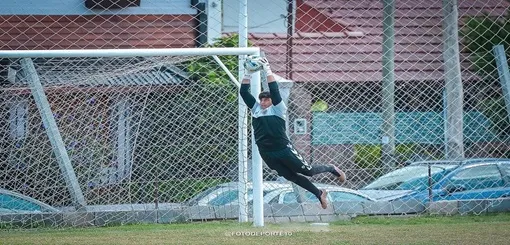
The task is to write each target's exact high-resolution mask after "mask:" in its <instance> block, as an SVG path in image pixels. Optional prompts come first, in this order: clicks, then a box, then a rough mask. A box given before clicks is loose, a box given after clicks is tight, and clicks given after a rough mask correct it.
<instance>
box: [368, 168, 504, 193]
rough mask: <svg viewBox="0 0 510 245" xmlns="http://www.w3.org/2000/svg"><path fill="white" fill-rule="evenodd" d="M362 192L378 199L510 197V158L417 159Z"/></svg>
mask: <svg viewBox="0 0 510 245" xmlns="http://www.w3.org/2000/svg"><path fill="white" fill-rule="evenodd" d="M429 173H430V174H429ZM429 182H430V184H429ZM429 187H430V188H431V191H430V192H429ZM360 192H362V193H364V194H366V195H368V196H371V197H373V198H375V199H377V200H386V201H391V200H397V199H400V200H409V199H415V200H419V201H421V202H424V203H426V202H429V201H430V200H432V201H439V200H470V199H494V198H503V197H510V159H466V160H458V161H455V160H451V161H450V160H438V161H420V162H415V163H411V164H410V165H408V166H406V167H403V168H401V169H397V170H394V171H392V172H390V173H387V174H385V175H383V176H381V177H379V178H378V179H376V180H375V181H373V182H372V183H370V184H368V185H367V186H365V187H363V188H361V189H360Z"/></svg>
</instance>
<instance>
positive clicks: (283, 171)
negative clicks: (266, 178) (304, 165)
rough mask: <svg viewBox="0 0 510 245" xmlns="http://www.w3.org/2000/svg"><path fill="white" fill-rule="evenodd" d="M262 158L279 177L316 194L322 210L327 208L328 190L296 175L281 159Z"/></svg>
mask: <svg viewBox="0 0 510 245" xmlns="http://www.w3.org/2000/svg"><path fill="white" fill-rule="evenodd" d="M261 156H262V159H264V162H265V163H266V164H267V166H268V167H269V168H271V169H273V170H275V171H276V172H278V175H280V176H282V177H284V178H285V179H287V180H288V181H291V182H294V183H296V184H297V185H298V186H300V187H302V188H304V189H305V190H307V191H309V192H311V193H312V194H314V195H315V196H316V197H317V199H319V201H320V202H321V206H322V208H324V209H325V208H327V192H326V190H319V189H318V188H317V187H316V186H315V185H314V184H313V183H312V182H311V181H310V180H309V179H308V178H306V177H305V176H303V175H300V174H298V173H296V172H295V171H293V170H291V169H289V168H288V167H287V166H285V165H283V164H282V162H281V160H280V159H278V158H272V157H269V156H267V155H266V156H264V155H262V154H261Z"/></svg>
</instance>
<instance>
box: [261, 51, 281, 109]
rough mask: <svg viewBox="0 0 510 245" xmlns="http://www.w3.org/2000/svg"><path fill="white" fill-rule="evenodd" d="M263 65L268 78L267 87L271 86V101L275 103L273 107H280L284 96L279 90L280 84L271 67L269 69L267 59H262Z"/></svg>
mask: <svg viewBox="0 0 510 245" xmlns="http://www.w3.org/2000/svg"><path fill="white" fill-rule="evenodd" d="M262 64H263V67H264V71H265V72H266V76H267V85H268V86H269V93H270V94H271V101H273V105H278V104H279V103H280V102H282V96H281V95H280V90H279V89H278V83H277V82H276V79H275V78H274V76H273V72H272V71H271V67H269V62H268V61H267V59H266V58H264V59H262Z"/></svg>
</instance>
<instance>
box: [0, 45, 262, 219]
mask: <svg viewBox="0 0 510 245" xmlns="http://www.w3.org/2000/svg"><path fill="white" fill-rule="evenodd" d="M252 54H254V55H258V54H260V50H259V48H255V47H249V48H193V49H191V48H190V49H132V50H122V49H115V50H45V51H43V50H40V51H37V50H31V51H0V58H1V59H2V60H4V61H6V62H7V66H8V80H7V82H6V83H4V84H2V87H1V90H0V91H1V92H0V94H1V99H2V100H1V103H2V106H1V111H0V113H1V114H2V115H3V116H2V117H1V118H2V119H1V120H2V123H1V124H0V125H2V126H1V127H2V128H1V131H0V132H2V137H0V138H1V140H2V148H3V150H2V154H1V158H2V159H1V160H2V161H1V163H2V164H3V166H2V168H3V169H4V170H3V171H1V173H0V181H1V184H2V185H1V187H2V193H4V192H5V196H10V198H11V199H9V200H8V201H6V202H4V204H6V205H4V206H5V207H4V206H3V207H2V209H6V210H10V211H12V213H13V214H12V215H11V214H9V215H2V223H3V224H9V225H16V224H22V225H24V226H35V225H37V224H41V222H39V221H42V222H43V223H44V224H50V225H52V226H68V225H105V224H109V223H125V222H129V221H135V222H136V221H139V222H153V223H165V222H173V221H180V220H204V219H214V218H236V217H238V218H239V220H240V221H248V217H249V214H248V191H247V182H249V181H251V180H249V179H248V159H252V166H253V183H254V184H253V194H252V193H250V197H251V196H252V195H253V199H254V202H253V203H254V204H253V205H254V208H253V212H254V214H253V218H254V221H255V222H258V223H259V224H260V223H261V222H263V220H260V219H263V215H262V213H261V212H262V189H261V188H262V187H261V183H262V163H261V160H260V158H259V157H257V156H254V157H250V156H249V154H251V153H255V154H256V153H257V152H256V149H255V150H253V149H252V150H250V149H249V147H252V146H253V144H252V143H251V140H250V141H248V140H249V139H250V138H251V137H250V136H249V134H248V132H249V128H250V127H249V123H248V119H249V117H248V116H247V115H248V114H247V110H246V106H245V105H244V103H243V102H242V100H239V98H238V86H239V81H237V79H236V78H235V77H236V76H237V77H242V72H243V71H242V70H241V71H239V69H238V68H239V67H241V66H240V65H239V64H241V62H242V59H243V58H244V56H245V55H252ZM4 63H5V62H4ZM252 79H253V80H252V93H253V94H258V92H259V91H260V87H261V85H260V76H259V75H257V76H254V77H253V78H252ZM250 168H251V166H250ZM257 183H258V184H257ZM220 184H223V185H225V186H227V185H234V186H235V188H233V190H234V192H233V194H232V196H235V197H236V198H237V197H239V198H238V200H239V201H238V202H237V203H236V205H237V206H236V207H233V205H232V206H228V205H226V204H229V203H218V204H222V205H217V206H222V207H223V209H222V210H216V209H214V210H213V209H212V208H211V206H210V205H203V203H202V202H203V199H204V198H205V197H208V195H209V194H211V193H212V192H213V191H211V190H214V189H215V188H216V189H217V188H223V187H221V185H220ZM208 192H209V193H208ZM220 201H221V200H219V201H218V202H220ZM223 204H225V205H223ZM109 211H126V212H124V213H122V212H115V213H111V212H109ZM131 211H138V212H131ZM19 212H23V213H28V215H19V214H14V213H19ZM6 213H9V212H6ZM91 213H92V214H93V215H92V216H91V215H90V214H91ZM34 215H39V216H37V217H39V219H40V220H39V221H38V222H31V220H33V219H34ZM262 224H263V223H262Z"/></svg>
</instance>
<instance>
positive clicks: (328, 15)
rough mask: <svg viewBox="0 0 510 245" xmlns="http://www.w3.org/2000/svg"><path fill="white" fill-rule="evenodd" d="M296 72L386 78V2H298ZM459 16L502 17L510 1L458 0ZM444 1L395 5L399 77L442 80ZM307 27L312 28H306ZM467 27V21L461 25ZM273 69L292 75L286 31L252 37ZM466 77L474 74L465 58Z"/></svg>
mask: <svg viewBox="0 0 510 245" xmlns="http://www.w3.org/2000/svg"><path fill="white" fill-rule="evenodd" d="M297 2H298V4H299V5H298V8H297V11H296V15H297V16H296V19H297V21H296V34H295V35H294V36H293V46H292V68H293V69H292V72H291V74H288V75H290V76H291V77H287V78H290V79H292V80H294V81H297V82H328V81H344V82H349V81H379V80H381V79H382V62H381V57H382V44H381V43H382V39H383V38H382V23H383V21H382V19H383V13H382V10H383V6H382V3H381V1H380V0H357V1H350V0H329V1H328V0H307V1H304V2H303V1H297ZM458 2H459V3H458V6H459V17H463V16H476V15H482V13H489V14H490V15H492V16H500V15H503V14H504V13H505V11H506V10H508V8H509V7H510V3H509V2H508V1H506V0H458ZM441 4H442V2H441V1H429V0H416V1H414V0H413V1H395V5H396V6H395V7H396V11H395V79H396V80H440V79H442V77H443V70H442V36H441V28H442V6H441ZM305 23H307V24H305ZM459 24H460V26H462V20H460V21H459ZM250 40H251V41H252V42H253V43H254V45H256V46H259V47H261V48H262V50H264V52H265V53H266V54H267V55H268V57H269V58H270V60H271V63H272V67H273V70H274V71H275V72H277V73H279V74H281V75H282V76H285V74H286V65H287V63H286V60H287V57H286V56H287V51H288V48H289V47H288V45H287V36H286V34H285V33H278V34H258V33H252V34H251V35H250ZM461 61H462V65H463V72H462V76H463V79H470V78H472V77H473V76H474V75H473V74H472V73H471V72H469V71H467V70H466V69H467V67H468V66H469V62H468V61H467V59H466V55H465V54H461Z"/></svg>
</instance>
